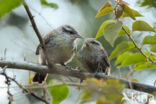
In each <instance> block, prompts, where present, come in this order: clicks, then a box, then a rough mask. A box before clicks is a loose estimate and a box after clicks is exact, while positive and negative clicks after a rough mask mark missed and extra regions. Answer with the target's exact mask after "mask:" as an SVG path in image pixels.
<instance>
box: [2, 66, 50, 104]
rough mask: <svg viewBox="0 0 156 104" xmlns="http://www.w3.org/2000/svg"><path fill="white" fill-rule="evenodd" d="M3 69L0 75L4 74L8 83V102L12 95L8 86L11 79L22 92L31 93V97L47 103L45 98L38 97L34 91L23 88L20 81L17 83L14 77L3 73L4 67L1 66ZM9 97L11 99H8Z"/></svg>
mask: <svg viewBox="0 0 156 104" xmlns="http://www.w3.org/2000/svg"><path fill="white" fill-rule="evenodd" d="M2 69H3V72H2V73H0V75H3V76H5V78H6V80H7V81H6V83H7V84H8V91H7V92H8V95H9V104H11V102H12V101H13V95H12V94H11V93H10V91H9V88H10V81H13V82H14V83H16V84H17V85H18V87H19V88H21V89H22V90H23V91H24V92H26V93H29V94H30V95H32V96H33V97H35V98H36V99H38V100H40V101H42V102H44V103H45V104H49V103H48V102H47V101H46V100H44V99H42V98H41V97H39V96H38V95H36V94H35V93H33V92H31V91H29V90H28V89H26V88H24V87H23V86H22V85H21V84H20V83H18V82H17V81H16V80H15V78H11V77H9V76H8V75H7V74H6V73H5V69H6V68H5V69H4V68H2ZM10 99H11V100H10Z"/></svg>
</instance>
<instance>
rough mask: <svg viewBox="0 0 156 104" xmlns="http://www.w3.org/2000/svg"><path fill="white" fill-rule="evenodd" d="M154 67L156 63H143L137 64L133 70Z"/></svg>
mask: <svg viewBox="0 0 156 104" xmlns="http://www.w3.org/2000/svg"><path fill="white" fill-rule="evenodd" d="M152 68H156V64H152V63H142V64H140V65H137V66H136V68H135V69H134V70H133V71H139V70H145V69H152Z"/></svg>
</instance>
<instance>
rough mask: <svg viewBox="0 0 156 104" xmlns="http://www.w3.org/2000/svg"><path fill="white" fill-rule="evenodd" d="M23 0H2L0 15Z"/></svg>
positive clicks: (0, 0) (0, 1) (9, 10)
mask: <svg viewBox="0 0 156 104" xmlns="http://www.w3.org/2000/svg"><path fill="white" fill-rule="evenodd" d="M21 3H22V0H0V17H2V16H4V15H5V14H7V13H9V12H11V11H12V10H13V9H15V8H17V7H18V6H20V5H21Z"/></svg>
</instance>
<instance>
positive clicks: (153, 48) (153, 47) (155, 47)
mask: <svg viewBox="0 0 156 104" xmlns="http://www.w3.org/2000/svg"><path fill="white" fill-rule="evenodd" d="M151 51H152V52H155V53H156V45H153V46H152V48H151Z"/></svg>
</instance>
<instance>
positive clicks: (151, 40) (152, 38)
mask: <svg viewBox="0 0 156 104" xmlns="http://www.w3.org/2000/svg"><path fill="white" fill-rule="evenodd" d="M142 44H156V36H150V35H148V36H146V37H145V38H144V40H143V42H142Z"/></svg>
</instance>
